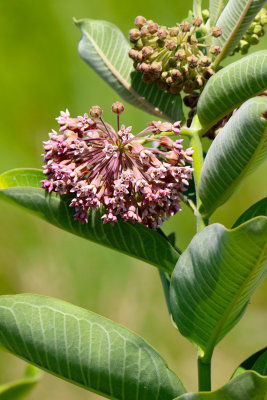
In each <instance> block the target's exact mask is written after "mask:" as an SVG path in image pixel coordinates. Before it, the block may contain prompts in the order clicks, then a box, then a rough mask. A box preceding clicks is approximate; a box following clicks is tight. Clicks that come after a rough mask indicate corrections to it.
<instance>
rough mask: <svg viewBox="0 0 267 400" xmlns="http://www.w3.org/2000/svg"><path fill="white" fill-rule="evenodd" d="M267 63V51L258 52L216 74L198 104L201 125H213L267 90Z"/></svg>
mask: <svg viewBox="0 0 267 400" xmlns="http://www.w3.org/2000/svg"><path fill="white" fill-rule="evenodd" d="M266 65H267V50H263V51H258V52H256V53H254V54H251V55H249V56H247V57H244V58H242V59H241V60H238V61H236V62H234V63H232V64H230V65H228V66H227V67H225V68H223V69H222V70H220V71H219V72H217V73H216V74H215V75H214V76H212V77H211V78H210V79H209V81H208V83H207V85H206V87H205V89H204V90H203V92H202V94H201V96H200V98H199V102H198V105H197V112H198V116H199V120H200V122H201V124H202V125H203V126H213V125H214V124H215V123H216V122H217V121H219V120H220V119H222V118H223V117H224V116H225V115H227V114H229V113H230V112H231V111H232V110H233V109H234V108H236V107H239V106H240V104H242V103H243V102H244V101H246V100H248V99H249V98H250V97H254V96H256V95H258V94H259V93H261V92H263V91H264V90H265V89H267V68H266Z"/></svg>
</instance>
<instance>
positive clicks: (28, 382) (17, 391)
mask: <svg viewBox="0 0 267 400" xmlns="http://www.w3.org/2000/svg"><path fill="white" fill-rule="evenodd" d="M41 376H42V374H41V372H40V371H39V369H37V368H36V367H34V366H33V365H28V366H27V368H26V370H25V374H24V375H23V377H22V378H21V379H19V380H17V381H15V382H11V383H7V384H4V385H0V400H21V399H24V398H25V397H26V396H27V395H28V394H29V393H30V392H31V390H32V389H33V388H34V386H35V385H36V384H37V383H38V382H39V380H40V378H41Z"/></svg>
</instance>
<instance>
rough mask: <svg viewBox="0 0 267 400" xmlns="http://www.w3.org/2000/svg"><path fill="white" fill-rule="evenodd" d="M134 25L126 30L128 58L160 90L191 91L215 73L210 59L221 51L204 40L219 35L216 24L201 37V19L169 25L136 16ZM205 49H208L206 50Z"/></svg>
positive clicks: (144, 78) (198, 87) (144, 77)
mask: <svg viewBox="0 0 267 400" xmlns="http://www.w3.org/2000/svg"><path fill="white" fill-rule="evenodd" d="M135 25H136V28H133V29H131V30H130V32H129V38H130V42H131V43H133V45H134V47H133V48H132V49H130V51H129V57H130V58H132V59H133V61H134V68H135V69H136V70H137V71H139V72H141V73H142V78H143V80H144V81H145V82H147V83H151V82H154V81H157V83H158V86H159V87H160V88H161V89H162V90H167V91H168V92H170V93H180V91H182V90H183V91H184V92H185V93H191V92H192V91H194V90H197V89H200V88H201V87H202V86H203V85H204V84H205V82H206V81H207V79H209V78H210V76H212V75H213V74H214V71H213V69H212V68H211V58H210V57H208V56H207V55H206V54H208V52H209V55H210V56H211V57H212V56H213V55H214V56H216V55H218V54H219V53H220V47H219V46H208V45H206V44H205V39H206V38H208V37H210V36H213V37H218V36H220V35H221V34H222V31H221V29H220V28H219V27H217V26H215V27H213V28H212V29H211V31H210V33H209V34H208V35H206V36H201V32H202V31H203V29H206V28H204V27H203V20H202V19H201V18H200V17H195V18H193V21H192V24H190V23H189V22H187V21H184V22H182V23H181V24H177V26H175V27H172V28H166V27H165V26H160V25H158V24H156V23H155V22H153V21H151V20H149V21H147V20H146V19H145V18H144V17H141V16H138V17H136V19H135ZM207 50H208V52H207Z"/></svg>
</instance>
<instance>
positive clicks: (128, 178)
mask: <svg viewBox="0 0 267 400" xmlns="http://www.w3.org/2000/svg"><path fill="white" fill-rule="evenodd" d="M264 4H265V1H262V0H229V1H228V2H227V4H226V6H224V2H223V0H210V4H209V10H207V9H205V10H203V9H202V5H201V0H194V1H193V7H192V8H193V10H192V11H189V12H188V17H187V18H186V19H185V20H183V21H179V22H177V23H176V25H175V26H174V27H167V26H162V25H160V23H159V22H160V21H157V22H154V21H152V20H150V19H148V18H149V16H146V17H143V16H137V17H136V19H135V22H134V26H130V25H131V23H130V22H129V40H127V39H125V37H124V36H123V34H122V33H121V31H120V30H119V29H118V28H117V27H116V26H115V25H113V24H111V23H110V22H105V21H96V20H90V19H83V20H78V21H77V20H75V23H76V25H77V27H78V28H79V29H80V30H81V34H82V37H81V41H80V43H79V53H80V56H81V57H82V59H83V60H84V61H85V62H86V63H87V64H89V66H90V67H91V68H93V69H94V70H95V71H96V72H97V73H98V74H99V75H100V76H101V77H102V78H103V79H104V80H105V82H106V83H107V84H109V85H110V86H111V87H112V88H113V89H114V90H115V91H116V92H117V94H118V96H120V100H122V102H121V101H116V102H115V103H113V104H112V105H110V106H111V109H112V111H113V116H114V118H113V119H112V120H111V121H109V122H107V121H106V118H105V110H103V109H102V108H101V105H94V104H91V105H88V113H86V114H84V115H80V116H77V117H72V116H71V115H70V112H69V111H68V110H66V111H61V112H60V116H59V117H58V118H56V119H57V124H58V128H57V129H56V126H54V128H55V129H52V130H51V132H50V133H49V137H45V135H44V143H43V154H42V157H43V170H36V169H14V170H11V171H8V172H5V173H3V174H2V175H1V176H0V188H1V190H0V196H1V197H0V198H1V199H2V200H6V201H10V202H11V203H12V204H17V205H19V206H21V207H24V208H25V209H27V210H29V211H31V212H32V213H34V214H36V215H37V216H39V217H41V218H43V219H44V220H46V221H48V222H50V223H52V224H53V225H56V226H57V227H58V228H61V229H64V230H66V231H69V232H71V233H73V234H76V235H78V236H81V237H83V238H86V239H88V240H91V241H94V242H96V243H99V244H102V245H104V246H107V247H109V248H111V249H115V250H117V251H120V252H123V253H125V254H128V255H130V256H132V257H136V258H138V259H141V260H143V261H146V262H147V263H150V264H152V265H153V266H154V267H156V268H158V271H159V274H160V278H161V281H162V286H163V290H164V294H165V299H166V303H167V309H168V311H169V314H170V320H171V321H170V329H176V330H177V334H181V335H183V336H184V337H185V338H187V339H188V340H189V341H190V342H192V344H193V345H195V346H196V349H197V360H198V362H197V365H198V387H199V392H198V393H192V392H190V388H188V389H186V388H185V387H184V385H183V383H182V381H181V380H180V378H179V377H178V376H177V375H176V374H175V373H174V372H173V371H172V370H170V369H169V368H168V366H167V364H166V362H165V361H164V359H163V357H162V356H161V355H160V354H159V353H158V352H157V351H156V350H155V349H154V348H152V347H151V346H150V345H149V344H148V343H146V342H145V341H144V340H143V339H142V338H141V337H139V336H137V335H136V334H135V333H133V332H131V331H129V330H128V329H127V328H124V327H122V326H120V325H118V324H116V323H115V322H112V321H110V320H108V319H106V318H104V317H102V316H100V315H97V314H95V313H93V312H91V311H87V310H85V309H82V308H79V307H77V306H75V305H72V304H69V303H66V302H63V301H61V300H57V299H54V298H49V297H43V296H39V295H32V294H27V295H23V294H20V295H12V296H0V343H1V345H2V346H3V347H4V348H5V349H7V350H8V351H9V352H11V353H13V354H15V355H17V356H18V357H20V358H22V359H23V360H25V361H27V362H28V363H29V365H28V367H27V369H26V372H25V375H24V376H23V377H22V378H21V379H20V380H18V381H16V382H13V383H10V384H6V385H2V386H0V398H1V399H2V398H3V399H4V398H5V399H7V398H8V399H13V400H16V399H21V398H23V397H24V396H26V395H27V393H28V392H29V391H30V390H31V389H32V387H33V386H34V385H35V384H36V383H37V382H38V380H39V378H40V370H39V368H40V369H43V370H45V371H47V372H50V373H51V374H53V375H56V376H57V377H59V378H62V379H65V380H67V381H69V382H71V383H73V384H75V385H79V386H81V387H83V388H85V389H87V390H90V391H92V392H95V393H98V394H100V395H102V396H104V397H106V398H110V399H116V400H125V399H126V400H174V399H177V400H178V399H181V400H209V399H211V400H230V399H231V400H253V399H255V400H256V399H258V400H264V399H266V398H267V397H266V396H267V347H266V348H264V349H260V350H259V351H258V352H257V353H255V354H253V355H252V356H251V357H249V358H248V359H247V360H245V361H244V362H243V363H242V364H241V365H240V366H238V367H237V368H236V370H235V371H233V373H232V376H231V379H230V381H229V382H226V383H225V385H224V386H222V387H221V388H219V389H217V390H212V385H211V360H212V355H213V351H214V349H215V347H216V345H217V344H218V343H219V342H220V341H221V340H222V339H223V338H224V336H225V335H226V334H227V333H228V332H229V331H230V330H231V329H232V328H233V327H234V326H235V325H236V324H237V322H238V321H239V320H240V318H241V317H242V316H243V314H244V312H245V310H246V308H247V305H248V303H249V301H250V298H251V296H252V294H253V293H254V292H255V290H256V289H257V287H258V286H259V284H260V283H261V282H262V280H263V279H264V276H265V274H266V271H267V198H264V199H262V200H260V201H258V202H257V203H255V204H254V205H252V206H251V207H250V208H249V209H248V210H246V211H245V212H244V213H243V214H242V215H241V216H240V217H239V218H238V220H237V221H236V222H235V223H234V225H233V226H232V228H231V229H227V228H225V227H224V226H223V225H221V224H219V223H211V224H210V222H209V219H210V217H211V216H212V214H213V213H214V211H215V210H216V209H217V208H218V207H220V206H221V205H222V204H224V203H225V202H226V201H227V200H228V199H229V198H230V196H231V195H232V194H233V193H234V191H235V190H236V188H237V187H238V185H239V184H240V183H241V182H242V181H243V179H244V178H245V177H246V176H247V175H248V174H250V173H251V172H252V171H254V170H255V169H256V168H258V167H260V165H261V163H262V162H263V161H264V160H265V156H266V151H267V139H266V138H267V128H266V120H267V94H266V89H267V51H266V50H263V51H256V52H253V54H249V55H246V54H247V53H248V51H249V49H250V46H254V45H257V43H258V42H259V41H260V40H261V36H263V34H264V25H265V24H266V23H267V10H266V9H265V8H263V7H264ZM237 53H239V54H240V55H241V57H239V59H238V61H235V62H231V60H232V59H231V56H232V55H234V54H237ZM226 58H227V61H228V62H227V63H226V64H227V66H222V65H221V63H222V61H224V60H225V59H226ZM127 102H128V103H130V104H132V105H134V106H135V107H138V108H141V109H142V110H144V111H146V112H148V113H150V114H151V122H149V123H148V125H147V126H144V127H143V130H141V131H140V132H137V131H136V128H135V126H134V123H133V127H132V126H125V125H124V124H123V116H124V115H125V113H127ZM204 137H206V138H207V137H208V138H209V139H208V140H210V146H209V150H208V151H207V153H204V152H203V150H202V140H203V138H204ZM184 138H186V139H187V140H186V141H185V142H186V143H188V142H189V145H188V146H189V147H186V146H185V145H184V142H183V140H184ZM206 140H207V139H206ZM185 207H188V208H189V209H190V210H191V211H192V213H193V215H194V216H195V221H196V228H197V229H196V230H197V233H196V235H195V236H194V237H193V238H192V240H191V242H190V243H189V245H188V247H187V248H186V249H185V251H183V252H182V251H181V250H180V249H179V243H176V242H175V237H174V235H173V234H171V235H170V236H166V235H165V234H164V233H163V232H162V231H161V228H160V226H161V225H162V223H164V221H165V220H167V219H169V218H171V217H172V216H173V215H175V214H176V213H177V212H182V209H183V208H185ZM164 340H166V337H165V338H164ZM5 396H7V397H5Z"/></svg>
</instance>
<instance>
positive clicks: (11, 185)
mask: <svg viewBox="0 0 267 400" xmlns="http://www.w3.org/2000/svg"><path fill="white" fill-rule="evenodd" d="M42 179H44V175H43V173H42V171H40V170H38V169H15V170H11V171H8V172H5V173H4V174H2V175H0V199H5V200H9V201H11V202H12V203H13V204H14V203H15V204H17V205H19V206H22V207H23V208H25V209H27V210H28V211H31V212H33V213H34V214H35V215H37V216H38V217H41V218H42V219H44V220H46V221H47V222H50V223H51V224H53V225H55V226H57V227H58V228H61V229H64V230H66V231H68V232H71V233H74V234H75V235H78V236H81V237H83V238H85V239H88V240H91V241H93V242H96V243H99V244H102V245H104V246H106V247H109V248H112V249H114V250H118V251H120V252H122V253H125V254H128V255H130V256H133V257H136V258H139V259H141V260H143V261H146V262H148V263H150V264H152V265H155V266H157V267H158V268H160V269H162V270H163V271H167V272H171V271H172V270H173V268H174V266H175V263H176V262H177V259H178V257H179V254H178V252H177V251H176V249H175V248H174V247H173V246H172V245H171V243H170V242H169V241H168V240H167V238H166V237H165V236H164V234H163V233H162V232H161V233H159V232H157V231H153V230H152V229H148V228H146V227H145V226H143V225H141V224H132V223H129V222H124V221H123V220H120V221H119V222H118V223H117V224H114V226H112V225H111V224H103V220H102V219H101V216H102V214H103V212H101V211H100V210H96V211H91V212H90V214H89V218H88V221H89V222H88V224H81V223H80V221H74V218H73V214H74V210H73V207H71V208H70V207H69V203H70V199H69V197H68V196H58V195H57V194H55V193H51V194H48V193H47V192H46V191H45V190H44V189H41V188H40V186H41V184H40V181H41V180H42Z"/></svg>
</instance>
